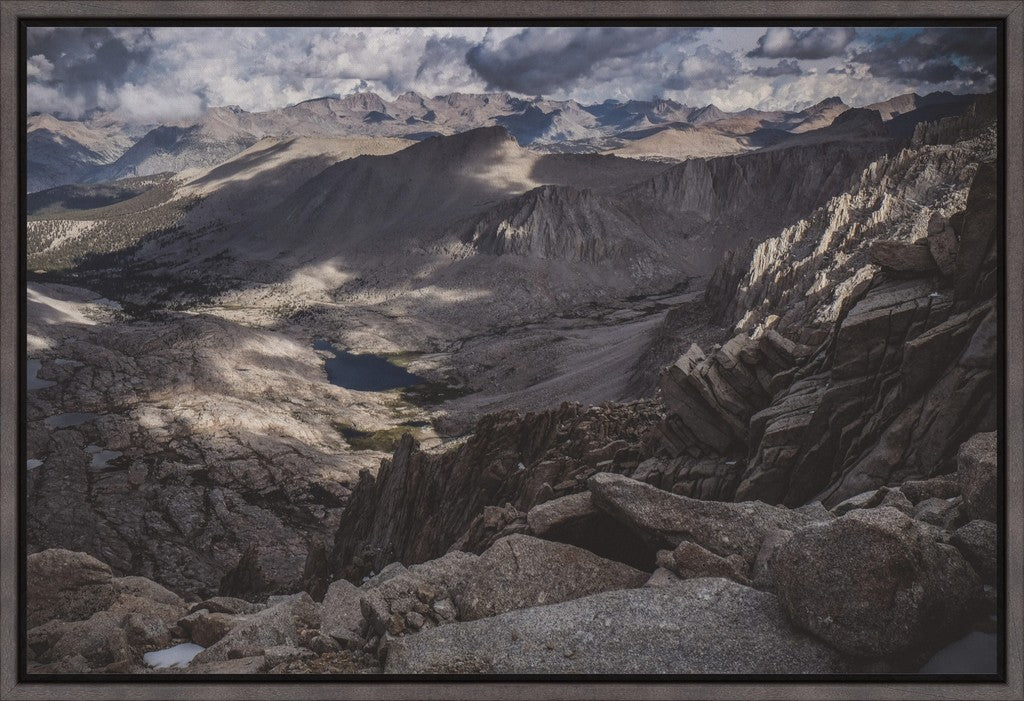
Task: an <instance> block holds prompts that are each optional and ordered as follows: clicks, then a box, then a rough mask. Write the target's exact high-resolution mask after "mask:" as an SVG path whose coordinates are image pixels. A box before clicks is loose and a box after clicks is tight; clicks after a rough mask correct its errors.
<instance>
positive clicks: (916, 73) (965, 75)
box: [851, 27, 996, 84]
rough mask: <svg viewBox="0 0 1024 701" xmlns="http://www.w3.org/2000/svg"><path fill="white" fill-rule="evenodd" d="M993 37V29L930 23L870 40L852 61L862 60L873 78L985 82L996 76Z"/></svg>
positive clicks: (929, 81) (932, 81)
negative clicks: (910, 32)
mask: <svg viewBox="0 0 1024 701" xmlns="http://www.w3.org/2000/svg"><path fill="white" fill-rule="evenodd" d="M995 38H996V35H995V29H989V28H970V27H956V28H953V27H949V28H946V27H930V28H928V29H925V30H924V31H922V32H919V33H917V34H913V35H911V36H907V37H902V38H895V39H889V40H886V41H879V42H876V43H873V44H872V45H871V46H870V47H869V48H867V49H865V50H863V51H859V52H857V53H855V54H854V55H853V57H852V58H851V61H853V62H856V63H863V64H865V65H866V66H867V67H868V70H869V72H870V73H871V75H873V76H874V77H876V78H892V79H898V80H904V81H911V82H922V83H945V82H949V81H960V82H964V83H980V84H985V83H991V82H992V81H993V80H994V79H995V68H996V47H995Z"/></svg>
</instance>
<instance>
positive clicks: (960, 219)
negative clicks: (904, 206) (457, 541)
mask: <svg viewBox="0 0 1024 701" xmlns="http://www.w3.org/2000/svg"><path fill="white" fill-rule="evenodd" d="M995 192H996V190H995V169H994V167H993V166H992V164H989V163H984V164H982V165H981V166H979V167H978V169H977V172H976V173H975V176H974V179H973V182H972V184H971V188H970V194H969V195H968V197H967V206H966V209H965V210H964V211H963V212H960V213H957V214H955V215H954V216H953V217H951V219H950V220H945V219H944V218H942V217H941V215H935V216H934V217H933V218H932V219H931V220H930V221H929V225H928V229H927V231H928V234H927V235H926V237H925V238H924V239H922V240H921V241H920V242H917V243H909V242H905V243H900V242H891V241H875V242H874V243H872V244H871V245H870V247H869V248H868V251H867V257H868V261H869V266H868V268H866V269H864V270H866V272H863V273H861V272H857V273H854V274H852V275H851V277H849V278H847V279H846V280H844V281H843V283H841V284H840V285H835V287H834V289H835V291H836V294H837V295H841V299H840V300H839V301H838V302H837V303H835V306H836V307H837V309H836V311H835V319H834V320H830V319H828V318H825V319H822V318H821V315H820V314H819V315H818V316H810V318H811V320H812V321H811V323H810V326H811V328H810V329H807V328H803V329H801V328H800V327H799V325H798V320H797V318H796V317H795V316H790V317H789V318H788V323H783V322H784V320H786V319H785V318H784V319H781V320H780V319H779V318H778V317H774V318H772V317H765V321H766V322H767V323H766V324H762V325H761V326H759V327H757V328H756V329H755V336H757V339H756V340H752V339H751V338H750V337H749V336H748V335H747V334H746V333H741V334H740V335H738V336H736V337H735V338H734V339H732V340H731V341H730V342H729V343H727V344H725V346H723V347H722V348H721V349H720V350H718V351H716V352H715V353H714V354H712V355H710V356H708V357H706V358H705V357H703V354H701V353H700V352H699V349H697V350H696V351H691V352H690V353H689V354H687V355H685V356H684V357H683V358H681V359H680V361H679V362H677V363H676V366H675V367H674V368H672V369H671V370H670V372H669V373H668V374H667V375H666V376H665V378H664V380H663V390H664V396H665V401H666V404H667V407H668V409H669V414H668V416H667V418H666V420H665V422H664V424H663V426H662V435H663V439H662V446H663V450H664V451H665V452H666V453H667V454H668V455H672V456H678V455H685V454H687V453H688V452H693V451H694V450H695V449H698V450H699V449H703V450H705V451H708V450H710V451H711V452H716V453H718V454H722V453H728V452H730V451H731V452H733V453H743V452H744V451H745V452H746V453H747V459H746V467H745V469H743V471H742V477H740V478H739V479H738V481H739V484H738V486H737V488H736V491H735V494H734V495H733V498H735V499H739V500H742V499H760V500H763V501H767V502H769V503H784V504H787V505H791V506H795V505H799V504H804V503H806V502H808V501H811V500H814V499H818V500H823V501H824V502H825V503H826V504H833V503H836V502H838V501H841V500H843V499H845V498H847V497H850V496H853V495H855V494H858V493H861V492H864V491H866V490H869V489H873V488H876V487H880V486H882V485H885V484H892V483H899V482H901V481H903V480H906V479H909V478H923V477H931V476H934V475H937V474H942V473H945V472H949V471H950V470H951V469H952V465H953V458H954V455H955V452H956V448H957V446H958V445H959V444H960V443H961V442H963V441H964V440H966V437H967V436H968V435H970V434H971V433H973V432H975V431H990V430H994V427H995V418H996V417H995V414H994V412H995V399H996V390H997V386H996V359H995V338H996V312H995V292H996V287H995V280H994V277H993V276H994V272H995V269H996V263H995V255H996V254H995V251H996V240H997V226H996V221H995V211H996V209H995ZM940 261H941V262H942V265H941V267H940ZM788 272H789V271H787V273H788ZM797 279H799V278H797ZM788 280H790V281H791V280H793V278H792V277H790V278H788ZM777 282H778V281H777ZM841 287H842V288H844V289H840V288H841ZM798 292H799V287H797V288H796V291H795V293H794V294H796V293H798ZM812 301H813V298H812ZM810 308H811V310H812V311H813V310H814V309H815V307H814V306H813V305H811V307H810ZM821 308H824V309H828V308H830V307H828V306H827V305H824V306H822V307H821ZM804 313H805V314H806V313H807V309H806V308H804ZM766 325H768V326H771V325H774V326H776V327H778V328H780V329H782V332H783V333H781V334H780V333H779V332H777V331H775V330H774V329H771V330H768V331H765V326H766ZM740 326H741V327H742V322H741V324H740ZM785 333H791V335H792V336H794V337H796V338H802V339H804V340H812V341H814V344H813V345H816V347H812V346H808V345H803V344H799V343H794V342H793V341H792V340H787V339H786V338H785ZM775 346H778V347H787V346H788V348H789V350H788V352H787V353H786V354H785V355H786V357H785V359H786V360H787V361H788V360H790V359H794V361H795V362H792V363H790V364H789V366H788V367H787V366H786V365H785V364H783V365H780V364H779V363H778V361H777V360H775V361H772V362H768V361H767V360H766V359H759V357H758V354H761V355H763V356H766V358H767V357H770V354H768V353H766V352H765V349H767V348H770V347H775ZM695 446H696V448H695ZM741 462H742V461H741ZM731 477H732V478H734V479H735V478H736V477H737V476H736V475H732V476H731Z"/></svg>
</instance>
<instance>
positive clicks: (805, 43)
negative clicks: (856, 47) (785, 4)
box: [747, 27, 857, 59]
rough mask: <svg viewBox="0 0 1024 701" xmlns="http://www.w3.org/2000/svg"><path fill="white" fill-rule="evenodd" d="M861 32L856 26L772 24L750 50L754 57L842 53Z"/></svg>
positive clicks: (801, 56)
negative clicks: (799, 26) (812, 26)
mask: <svg viewBox="0 0 1024 701" xmlns="http://www.w3.org/2000/svg"><path fill="white" fill-rule="evenodd" d="M856 36H857V31H856V30H855V29H853V28H852V27H814V28H812V29H803V30H801V29H791V28H789V27H771V28H769V29H768V31H766V32H765V33H764V34H763V35H761V38H760V39H758V40H757V46H756V47H755V48H754V49H752V50H751V51H748V52H747V56H749V57H750V58H805V59H818V58H828V57H830V56H839V55H841V54H842V53H843V51H844V50H845V49H846V45H847V44H849V43H850V42H851V41H853V39H854V37H856Z"/></svg>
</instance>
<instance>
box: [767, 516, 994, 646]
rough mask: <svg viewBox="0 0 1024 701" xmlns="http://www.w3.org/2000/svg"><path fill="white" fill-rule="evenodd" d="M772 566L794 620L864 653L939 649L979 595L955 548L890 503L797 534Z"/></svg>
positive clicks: (837, 643) (835, 643) (972, 575)
mask: <svg viewBox="0 0 1024 701" xmlns="http://www.w3.org/2000/svg"><path fill="white" fill-rule="evenodd" d="M769 567H770V570H771V578H772V581H773V582H774V586H775V589H776V592H777V593H778V595H779V599H780V600H781V602H782V605H783V606H784V607H785V609H786V611H787V613H788V615H789V617H790V619H791V620H792V621H793V622H794V624H796V625H797V626H798V627H800V628H802V629H803V630H806V631H808V632H811V633H813V634H814V635H816V636H818V637H819V638H821V639H822V640H825V641H826V642H828V643H829V644H830V645H832V646H834V647H835V648H836V649H838V650H841V651H842V652H845V653H847V654H850V655H856V656H861V657H867V658H882V657H885V656H886V655H893V654H898V653H904V652H907V651H909V650H920V649H930V648H931V647H933V646H934V647H937V646H940V645H941V644H942V643H943V642H944V641H946V640H947V639H948V637H949V636H950V635H951V634H955V633H957V632H958V631H959V630H961V629H962V627H963V626H964V625H965V623H966V622H967V621H968V620H969V619H970V616H971V614H972V611H973V610H974V607H975V605H976V603H977V599H978V596H979V595H980V583H979V581H978V578H977V576H976V575H975V573H974V571H973V570H972V569H971V567H970V565H968V564H967V562H966V561H965V560H964V559H963V557H961V555H960V553H959V552H957V550H956V549H955V548H953V547H952V546H949V545H944V544H940V543H936V542H934V541H933V540H932V539H931V537H930V535H929V533H928V531H926V530H924V528H923V527H922V526H920V525H918V524H917V523H916V522H915V521H913V520H912V519H910V518H909V517H908V516H906V515H904V514H903V513H901V512H899V511H897V510H896V509H893V508H890V507H879V508H875V509H856V510H853V511H851V512H849V513H848V514H846V515H845V516H842V517H840V518H837V519H835V520H834V521H828V522H821V523H815V524H811V525H809V526H806V527H804V528H802V529H800V530H797V531H796V532H795V533H794V534H793V536H792V537H791V538H789V539H788V540H787V541H786V542H784V543H782V544H781V545H779V546H778V549H777V550H776V552H775V553H774V555H773V556H772V558H771V561H770V565H769Z"/></svg>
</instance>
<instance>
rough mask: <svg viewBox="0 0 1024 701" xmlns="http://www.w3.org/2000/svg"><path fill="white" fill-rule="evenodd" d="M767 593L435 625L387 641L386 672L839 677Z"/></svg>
mask: <svg viewBox="0 0 1024 701" xmlns="http://www.w3.org/2000/svg"><path fill="white" fill-rule="evenodd" d="M840 669H841V666H840V662H839V660H838V658H837V657H836V655H835V653H834V652H833V651H831V650H830V649H829V648H827V647H826V646H824V645H822V644H821V643H819V642H817V641H815V640H813V639H812V638H810V637H809V636H807V635H805V634H802V633H799V632H797V631H795V630H793V628H792V627H791V626H790V625H789V623H788V621H787V620H786V617H785V615H784V614H783V612H782V609H781V607H780V606H779V603H778V600H777V599H776V598H775V597H774V596H772V595H771V594H768V593H765V592H759V591H757V590H754V589H750V588H748V587H744V586H741V585H739V584H736V583H735V582H731V581H729V580H725V579H710V578H705V579H691V580H687V581H685V582H680V583H678V584H677V585H674V586H670V587H643V588H639V589H626V590H621V591H610V592H604V593H601V594H594V595H592V596H588V597H584V598H582V599H575V600H573V601H567V602H564V603H560V604H553V605H550V606H537V607H534V608H529V609H523V610H518V611H511V612H509V613H505V614H502V615H500V616H494V617H492V618H485V619H481V620H478V621H471V622H467V623H457V624H454V625H449V626H444V627H443V628H436V629H433V630H429V631H426V632H423V633H419V634H417V635H411V636H406V637H403V638H400V639H398V640H394V641H392V642H391V643H390V644H389V647H388V653H387V660H386V662H385V666H384V671H385V672H388V673H405V674H416V673H434V674H437V673H483V674H524V673H534V674H535V673H551V674H602V673H603V674H687V673H693V674H707V673H723V674H785V673H822V674H827V673H831V672H837V671H839V670H840Z"/></svg>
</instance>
